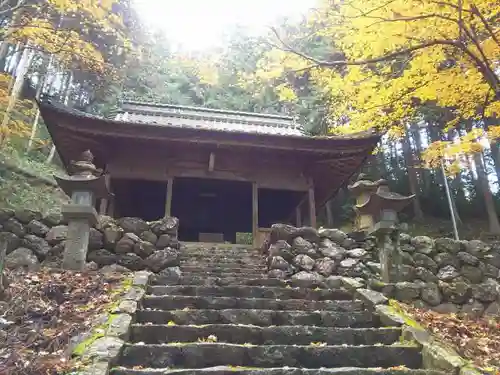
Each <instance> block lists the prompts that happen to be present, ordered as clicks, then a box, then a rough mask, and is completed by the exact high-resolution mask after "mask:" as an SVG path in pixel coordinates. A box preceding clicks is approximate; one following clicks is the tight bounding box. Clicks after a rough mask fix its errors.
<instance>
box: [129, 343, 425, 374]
mask: <svg viewBox="0 0 500 375" xmlns="http://www.w3.org/2000/svg"><path fill="white" fill-rule="evenodd" d="M119 364H121V365H124V366H127V367H133V366H144V367H152V368H163V367H177V368H203V367H209V366H221V365H231V366H249V367H278V366H293V367H306V368H321V367H346V366H353V367H394V366H406V367H408V368H420V366H421V364H422V358H421V355H420V352H419V349H418V348H417V347H413V346H402V345H391V346H385V345H366V346H348V345H342V346H312V345H308V346H300V345H293V346H292V345H261V346H259V345H257V346H249V345H236V344H220V343H216V344H213V343H209V344H206V343H188V344H185V343H181V344H168V345H148V344H141V345H139V344H126V345H125V347H124V348H123V350H122V356H121V358H120V359H119Z"/></svg>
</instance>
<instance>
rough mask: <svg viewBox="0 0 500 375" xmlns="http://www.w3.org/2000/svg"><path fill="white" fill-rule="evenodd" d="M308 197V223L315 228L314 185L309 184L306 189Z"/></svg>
mask: <svg viewBox="0 0 500 375" xmlns="http://www.w3.org/2000/svg"><path fill="white" fill-rule="evenodd" d="M308 198H309V220H310V225H311V227H313V228H316V225H317V224H316V199H315V198H314V185H311V186H310V187H309V190H308Z"/></svg>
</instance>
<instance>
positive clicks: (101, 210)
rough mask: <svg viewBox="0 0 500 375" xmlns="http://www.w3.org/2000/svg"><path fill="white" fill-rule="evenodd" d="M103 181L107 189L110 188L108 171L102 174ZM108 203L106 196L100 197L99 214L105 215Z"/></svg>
mask: <svg viewBox="0 0 500 375" xmlns="http://www.w3.org/2000/svg"><path fill="white" fill-rule="evenodd" d="M104 181H105V183H106V186H107V187H108V189H110V181H111V176H110V175H109V173H106V174H105V175H104ZM108 203H109V200H108V199H107V198H102V199H101V203H100V204H99V215H106V214H107V213H108V212H107V211H108Z"/></svg>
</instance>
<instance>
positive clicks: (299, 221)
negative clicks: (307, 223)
mask: <svg viewBox="0 0 500 375" xmlns="http://www.w3.org/2000/svg"><path fill="white" fill-rule="evenodd" d="M301 203H302V202H301ZM295 226H296V227H297V228H299V227H301V226H302V210H301V204H299V205H298V206H297V208H295Z"/></svg>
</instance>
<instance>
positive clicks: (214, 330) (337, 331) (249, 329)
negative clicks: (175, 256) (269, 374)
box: [130, 324, 401, 345]
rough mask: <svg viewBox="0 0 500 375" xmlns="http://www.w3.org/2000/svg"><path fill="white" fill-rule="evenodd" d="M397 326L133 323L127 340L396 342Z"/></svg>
mask: <svg viewBox="0 0 500 375" xmlns="http://www.w3.org/2000/svg"><path fill="white" fill-rule="evenodd" d="M400 335H401V329H400V328H332V327H314V326H276V327H258V326H252V325H246V326H245V325H236V324H209V325H204V326H191V325H184V326H182V325H180V326H168V325H137V324H136V325H133V326H132V333H131V340H130V341H131V342H144V343H146V344H165V343H169V342H197V341H198V340H203V339H207V338H209V337H211V340H214V339H215V338H216V340H217V342H219V343H235V344H245V343H249V344H255V345H310V344H311V343H312V342H315V343H324V344H328V345H374V344H384V345H390V344H393V343H395V342H398V340H399V337H400Z"/></svg>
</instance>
